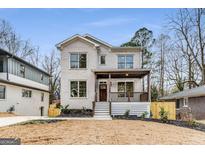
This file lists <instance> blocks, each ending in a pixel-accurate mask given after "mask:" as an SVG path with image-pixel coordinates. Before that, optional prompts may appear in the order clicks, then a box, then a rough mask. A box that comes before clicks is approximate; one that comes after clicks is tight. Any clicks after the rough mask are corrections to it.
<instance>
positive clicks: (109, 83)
mask: <svg viewBox="0 0 205 154" xmlns="http://www.w3.org/2000/svg"><path fill="white" fill-rule="evenodd" d="M110 92H111V74H109V79H108V101H109V102H110V101H111V98H110Z"/></svg>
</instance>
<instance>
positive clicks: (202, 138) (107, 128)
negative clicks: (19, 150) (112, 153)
mask: <svg viewBox="0 0 205 154" xmlns="http://www.w3.org/2000/svg"><path fill="white" fill-rule="evenodd" d="M1 137H17V138H21V141H22V144H205V133H204V132H201V131H196V130H192V129H188V128H182V127H177V126H173V125H168V124H161V123H156V122H145V121H139V120H106V121H103V120H65V121H60V122H55V123H44V124H26V125H15V126H7V127H2V128H0V138H1Z"/></svg>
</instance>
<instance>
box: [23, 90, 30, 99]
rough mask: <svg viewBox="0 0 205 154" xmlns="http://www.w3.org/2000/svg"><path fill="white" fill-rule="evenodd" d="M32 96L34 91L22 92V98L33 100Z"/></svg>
mask: <svg viewBox="0 0 205 154" xmlns="http://www.w3.org/2000/svg"><path fill="white" fill-rule="evenodd" d="M31 96H32V91H31V90H26V89H23V90H22V97H27V98H31Z"/></svg>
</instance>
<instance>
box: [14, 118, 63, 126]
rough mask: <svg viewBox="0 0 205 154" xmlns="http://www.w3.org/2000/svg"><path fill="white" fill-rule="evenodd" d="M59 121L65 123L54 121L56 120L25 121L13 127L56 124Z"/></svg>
mask: <svg viewBox="0 0 205 154" xmlns="http://www.w3.org/2000/svg"><path fill="white" fill-rule="evenodd" d="M60 121H65V120H61V119H59V120H56V119H51V120H50V119H46V120H29V121H25V122H21V123H18V124H14V125H28V124H50V123H56V122H60Z"/></svg>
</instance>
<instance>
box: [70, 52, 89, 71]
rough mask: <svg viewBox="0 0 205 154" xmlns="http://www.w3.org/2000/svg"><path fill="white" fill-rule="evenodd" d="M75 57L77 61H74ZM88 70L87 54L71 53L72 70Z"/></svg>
mask: <svg viewBox="0 0 205 154" xmlns="http://www.w3.org/2000/svg"><path fill="white" fill-rule="evenodd" d="M74 55H76V56H77V59H72V57H73V56H74ZM83 56H85V57H83ZM82 58H85V59H84V60H85V61H84V62H83V61H81V60H82ZM76 64H77V65H76ZM73 66H74V67H73ZM86 68H87V53H84V52H83V53H70V69H86Z"/></svg>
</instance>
